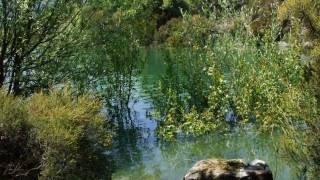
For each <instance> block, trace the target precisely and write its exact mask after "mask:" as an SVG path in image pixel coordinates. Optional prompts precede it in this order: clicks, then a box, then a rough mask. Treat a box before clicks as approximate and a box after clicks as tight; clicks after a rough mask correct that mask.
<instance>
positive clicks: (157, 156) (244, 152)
mask: <svg viewBox="0 0 320 180" xmlns="http://www.w3.org/2000/svg"><path fill="white" fill-rule="evenodd" d="M147 57H148V58H149V59H148V60H149V61H148V63H147V64H146V65H145V67H144V70H143V72H142V75H141V76H140V77H138V78H137V79H136V83H135V85H134V86H133V89H132V95H131V98H130V102H129V105H128V109H127V116H126V118H125V119H122V121H123V122H126V123H124V124H129V125H126V126H122V127H121V128H118V133H119V136H118V137H116V138H115V142H114V146H113V151H112V155H113V157H114V160H115V166H116V170H115V173H114V174H113V179H119V180H129V179H130V180H131V179H132V180H139V179H164V180H171V179H172V180H175V179H182V177H183V175H184V174H185V173H186V171H187V170H188V169H189V168H190V167H191V166H192V165H193V164H194V163H195V162H196V161H198V160H201V159H207V158H226V159H230V158H242V159H245V160H247V161H249V160H253V159H256V158H258V159H263V160H266V161H267V162H268V163H269V165H270V167H271V169H272V171H273V173H274V176H275V179H279V180H286V179H288V180H292V179H295V178H294V173H293V170H291V169H290V167H289V166H288V165H287V163H286V162H285V161H284V160H283V159H282V158H281V157H279V154H278V153H277V152H276V150H275V148H273V147H276V146H277V143H278V137H270V136H264V135H257V134H256V133H254V132H247V133H239V132H233V133H230V134H226V135H217V134H213V135H207V136H203V137H199V138H183V139H179V140H177V141H176V142H171V143H168V142H161V141H160V140H158V139H157V138H156V135H155V130H156V126H157V121H156V120H154V119H152V117H151V116H150V113H151V111H152V101H151V99H150V98H149V97H150V96H151V95H152V92H153V88H154V87H155V86H156V85H157V80H158V79H159V77H160V75H161V73H162V72H163V68H164V67H163V65H161V55H159V54H158V55H157V54H155V53H154V52H151V53H150V54H149V53H148V54H147ZM122 118H124V117H122Z"/></svg>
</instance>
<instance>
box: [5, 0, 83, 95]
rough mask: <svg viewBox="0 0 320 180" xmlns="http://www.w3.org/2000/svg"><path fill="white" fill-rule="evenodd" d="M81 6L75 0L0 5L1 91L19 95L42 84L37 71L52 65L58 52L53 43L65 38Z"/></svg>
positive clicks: (29, 0) (22, 1)
mask: <svg viewBox="0 0 320 180" xmlns="http://www.w3.org/2000/svg"><path fill="white" fill-rule="evenodd" d="M81 4H82V3H81V2H80V1H77V0H73V1H68V2H66V1H54V2H52V3H50V1H43V0H18V1H1V2H0V12H1V13H0V14H1V15H0V21H1V25H0V39H1V56H0V87H2V86H4V85H5V87H6V88H7V89H8V92H10V93H11V92H13V93H14V94H21V93H22V91H23V89H24V88H27V87H29V88H36V87H38V85H39V84H41V81H39V82H38V80H39V79H37V78H39V76H38V75H39V74H38V73H40V72H39V71H37V70H38V67H41V66H44V65H46V64H48V63H53V62H54V60H53V57H54V56H53V55H54V54H55V53H57V51H58V49H56V48H55V43H54V42H55V41H56V40H58V39H59V38H61V36H62V34H63V33H65V34H68V30H69V28H70V26H71V24H72V23H73V21H74V20H75V19H76V18H77V15H78V13H79V8H80V7H81ZM58 52H59V51H58ZM44 57H46V58H44ZM40 76H41V75H40ZM38 83H39V84H38ZM45 85H46V84H45Z"/></svg>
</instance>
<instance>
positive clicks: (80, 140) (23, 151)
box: [0, 90, 111, 179]
mask: <svg viewBox="0 0 320 180" xmlns="http://www.w3.org/2000/svg"><path fill="white" fill-rule="evenodd" d="M0 98H1V99H2V101H1V102H0V112H1V113H0V114H1V116H0V124H1V127H0V135H1V139H0V141H1V143H0V144H1V148H0V149H1V151H0V157H6V158H5V159H6V160H5V161H1V165H0V172H1V174H3V175H4V176H6V177H8V178H31V179H35V178H37V177H40V179H48V178H49V179H51V178H53V179H88V178H102V177H103V178H108V177H109V176H110V167H108V165H109V164H108V162H109V160H108V157H107V156H105V155H104V154H103V152H104V151H105V150H106V149H107V148H108V147H109V146H110V145H111V133H110V130H109V128H108V126H107V123H106V121H105V119H104V117H103V116H102V115H101V113H100V111H101V108H102V106H101V103H100V102H99V101H97V100H96V99H95V98H94V97H93V96H91V95H83V96H79V97H74V96H72V94H71V92H70V91H68V90H66V91H61V92H60V91H59V92H58V91H55V92H52V93H51V94H50V95H46V94H43V93H38V94H35V95H33V96H32V97H31V98H29V99H22V98H19V97H12V96H10V95H6V94H5V93H4V92H2V91H1V92H0ZM1 159H4V158H1Z"/></svg>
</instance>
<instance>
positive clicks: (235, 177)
mask: <svg viewBox="0 0 320 180" xmlns="http://www.w3.org/2000/svg"><path fill="white" fill-rule="evenodd" d="M183 179H184V180H273V176H272V172H271V171H270V169H269V166H268V165H267V164H266V163H265V162H264V161H262V160H253V161H251V162H250V163H245V162H244V161H243V160H241V159H230V160H224V159H208V160H201V161H198V162H197V163H196V164H195V165H194V166H193V167H192V168H191V169H190V170H189V171H188V172H187V174H186V175H185V176H184V178H183Z"/></svg>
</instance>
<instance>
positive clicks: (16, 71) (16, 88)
mask: <svg viewBox="0 0 320 180" xmlns="http://www.w3.org/2000/svg"><path fill="white" fill-rule="evenodd" d="M21 63H22V59H21V58H20V57H16V58H15V61H14V66H13V67H14V68H13V76H12V81H13V87H12V92H13V94H14V95H20V94H21V88H20V81H21V75H22V74H21V73H22V72H21Z"/></svg>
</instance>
